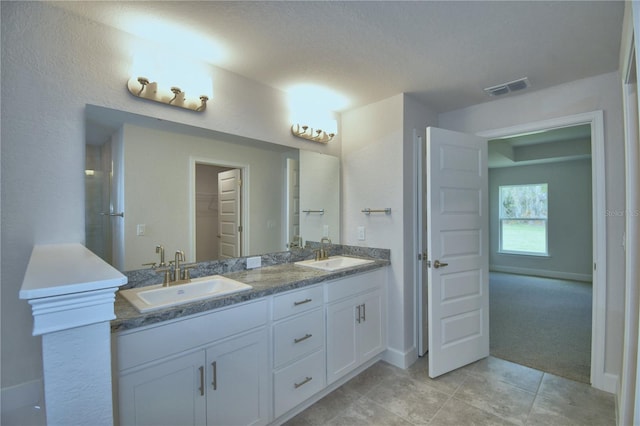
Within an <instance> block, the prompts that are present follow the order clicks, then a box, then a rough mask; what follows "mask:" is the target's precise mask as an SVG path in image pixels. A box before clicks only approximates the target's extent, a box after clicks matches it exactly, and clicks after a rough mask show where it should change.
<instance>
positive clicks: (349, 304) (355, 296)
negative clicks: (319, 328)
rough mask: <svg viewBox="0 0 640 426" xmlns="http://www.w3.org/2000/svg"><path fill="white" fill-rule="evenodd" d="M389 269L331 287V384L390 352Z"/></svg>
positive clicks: (328, 321)
mask: <svg viewBox="0 0 640 426" xmlns="http://www.w3.org/2000/svg"><path fill="white" fill-rule="evenodd" d="M385 272H386V268H384V269H378V270H375V271H371V272H367V273H364V274H360V275H354V276H352V277H349V278H345V279H341V280H336V281H333V282H329V283H327V284H326V285H327V383H328V384H331V383H333V382H334V381H336V380H338V379H339V378H341V377H343V376H344V375H345V374H347V373H348V372H350V371H351V370H353V369H355V368H357V367H358V366H360V365H361V364H362V363H364V362H366V361H367V360H369V359H371V358H373V357H374V356H376V355H378V354H379V353H381V352H382V351H384V350H385V349H386V346H387V343H386V302H385V300H386V298H385V297H384V295H385V293H384V292H385V291H386V286H385V282H386V278H385Z"/></svg>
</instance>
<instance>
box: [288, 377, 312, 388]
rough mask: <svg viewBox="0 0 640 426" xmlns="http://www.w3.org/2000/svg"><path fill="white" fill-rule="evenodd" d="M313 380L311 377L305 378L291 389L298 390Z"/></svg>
mask: <svg viewBox="0 0 640 426" xmlns="http://www.w3.org/2000/svg"><path fill="white" fill-rule="evenodd" d="M312 379H313V378H312V377H306V378H305V379H304V380H303V381H301V382H300V383H294V384H293V387H294V388H296V389H298V388H299V387H300V386H303V385H306V384H307V383H309V382H310V381H311V380H312Z"/></svg>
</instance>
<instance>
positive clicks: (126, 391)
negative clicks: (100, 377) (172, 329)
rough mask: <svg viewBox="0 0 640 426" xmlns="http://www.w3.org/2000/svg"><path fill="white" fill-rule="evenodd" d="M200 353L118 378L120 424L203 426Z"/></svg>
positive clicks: (204, 406) (203, 359)
mask: <svg viewBox="0 0 640 426" xmlns="http://www.w3.org/2000/svg"><path fill="white" fill-rule="evenodd" d="M204 361H205V356H204V352H203V351H199V352H195V353H192V354H189V355H184V356H181V357H178V358H174V359H171V360H168V361H165V362H162V363H160V364H156V365H153V366H151V367H148V368H143V369H141V370H138V371H135V372H133V373H130V374H125V375H122V376H120V378H119V381H120V391H119V392H120V397H119V399H120V401H119V410H120V425H122V426H126V425H154V426H159V425H172V426H174V425H204V424H205V421H206V397H205V396H204V393H205V389H204V387H203V386H204V385H205V383H204V367H205V365H204Z"/></svg>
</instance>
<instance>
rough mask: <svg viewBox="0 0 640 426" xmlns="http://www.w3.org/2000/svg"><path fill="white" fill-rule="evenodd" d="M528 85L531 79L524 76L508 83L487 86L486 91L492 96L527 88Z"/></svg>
mask: <svg viewBox="0 0 640 426" xmlns="http://www.w3.org/2000/svg"><path fill="white" fill-rule="evenodd" d="M527 87H529V79H528V78H527V77H524V78H521V79H519V80H514V81H510V82H508V83H504V84H498V85H497V86H492V87H487V88H486V89H484V91H485V93H487V94H488V95H490V96H500V95H506V94H507V93H511V92H517V91H518V90H522V89H526V88H527Z"/></svg>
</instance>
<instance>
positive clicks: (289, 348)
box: [273, 309, 324, 368]
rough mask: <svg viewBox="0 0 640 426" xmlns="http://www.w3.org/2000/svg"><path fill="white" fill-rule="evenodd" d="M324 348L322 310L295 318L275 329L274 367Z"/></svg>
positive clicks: (277, 325) (276, 326) (279, 324)
mask: <svg viewBox="0 0 640 426" xmlns="http://www.w3.org/2000/svg"><path fill="white" fill-rule="evenodd" d="M323 346H324V312H323V310H322V309H316V310H315V311H311V312H308V313H306V314H303V315H300V316H296V317H293V318H291V319H288V320H286V321H283V322H281V323H278V324H276V325H275V326H274V328H273V348H274V359H273V363H274V366H275V367H276V368H277V367H278V366H280V365H282V364H285V363H287V362H289V361H292V360H294V359H296V358H299V357H301V356H303V355H304V354H307V353H310V352H313V351H315V350H318V349H320V348H322V347H323Z"/></svg>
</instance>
